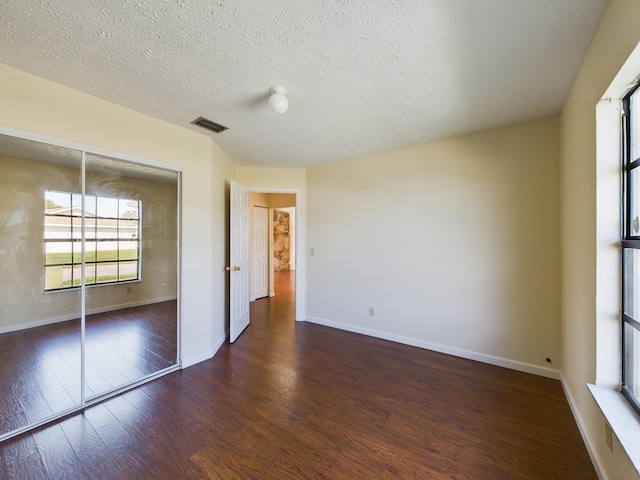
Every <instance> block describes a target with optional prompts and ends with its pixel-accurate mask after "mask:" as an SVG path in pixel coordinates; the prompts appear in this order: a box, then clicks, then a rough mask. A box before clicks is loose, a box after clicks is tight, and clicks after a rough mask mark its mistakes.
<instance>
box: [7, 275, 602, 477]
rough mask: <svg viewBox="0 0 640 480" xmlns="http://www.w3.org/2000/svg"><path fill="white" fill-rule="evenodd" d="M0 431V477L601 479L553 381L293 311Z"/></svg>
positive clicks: (256, 310)
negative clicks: (209, 350)
mask: <svg viewBox="0 0 640 480" xmlns="http://www.w3.org/2000/svg"><path fill="white" fill-rule="evenodd" d="M292 275H293V274H292V273H289V272H281V273H280V274H278V277H277V278H278V285H276V296H275V297H273V298H268V299H262V300H258V301H256V302H253V303H252V305H251V315H252V317H251V318H252V320H251V324H250V326H249V327H248V328H247V330H246V331H245V332H244V333H243V334H242V335H241V336H240V338H238V340H237V341H236V342H235V343H234V344H233V345H229V344H225V345H223V346H222V347H221V349H220V350H219V352H218V353H217V354H216V356H215V357H214V358H213V359H212V360H208V361H205V362H202V363H199V364H197V365H194V366H192V367H190V368H187V369H185V370H182V371H179V372H175V373H172V374H169V375H166V376H164V377H162V378H161V379H159V380H156V381H153V382H151V383H148V384H145V385H143V386H141V387H138V388H136V389H135V390H132V391H130V392H127V393H125V394H122V395H119V396H117V397H114V398H112V399H110V400H107V401H105V402H104V403H102V404H100V405H96V406H93V407H91V408H88V409H86V411H85V412H84V413H82V414H77V415H74V416H72V417H70V418H67V419H66V420H64V421H61V422H58V423H56V424H54V425H51V426H48V427H46V428H42V429H40V430H38V431H36V432H34V433H32V434H26V435H23V436H21V437H19V438H17V439H14V440H10V441H8V442H5V443H4V444H0V453H1V455H2V460H3V461H2V462H0V477H1V478H11V479H13V478H28V479H34V478H43V479H47V478H51V479H53V478H91V479H110V480H112V479H134V478H150V479H151V478H153V479H159V478H162V479H165V478H166V479H186V478H202V479H205V478H210V479H349V480H353V479H384V478H393V479H435V480H439V479H481V480H487V479H499V480H518V479H541V480H552V479H576V480H589V479H596V478H597V477H596V474H595V472H594V469H593V466H592V465H591V462H590V460H589V456H588V455H587V452H586V449H585V446H584V444H583V443H582V439H581V438H580V435H579V433H578V429H577V427H576V424H575V422H574V420H573V418H572V416H571V412H570V410H569V406H568V404H567V401H566V399H565V397H564V395H563V392H562V388H561V386H560V383H559V382H558V381H555V380H550V379H547V378H542V377H537V376H534V375H529V374H525V373H520V372H515V371H511V370H507V369H503V368H499V367H494V366H490V365H484V364H481V363H477V362H473V361H469V360H464V359H460V358H456V357H451V356H447V355H442V354H438V353H434V352H429V351H426V350H421V349H418V348H413V347H409V346H405V345H400V344H396V343H391V342H387V341H383V340H379V339H375V338H370V337H365V336H362V335H357V334H352V333H347V332H343V331H339V330H335V329H331V328H327V327H322V326H318V325H314V324H307V323H296V322H295V321H294V320H293V315H294V301H293V297H292V295H290V294H288V293H287V289H286V285H287V284H291V277H292Z"/></svg>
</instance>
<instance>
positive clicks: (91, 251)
mask: <svg viewBox="0 0 640 480" xmlns="http://www.w3.org/2000/svg"><path fill="white" fill-rule="evenodd" d="M84 261H85V262H95V261H96V242H85V244H84Z"/></svg>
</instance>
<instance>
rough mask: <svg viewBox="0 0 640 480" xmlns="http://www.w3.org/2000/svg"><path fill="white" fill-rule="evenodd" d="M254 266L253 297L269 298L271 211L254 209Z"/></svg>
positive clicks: (260, 208)
mask: <svg viewBox="0 0 640 480" xmlns="http://www.w3.org/2000/svg"><path fill="white" fill-rule="evenodd" d="M253 231H254V256H253V258H254V265H253V269H252V272H251V273H252V274H253V295H254V297H255V298H263V297H268V296H269V209H268V208H265V207H254V208H253Z"/></svg>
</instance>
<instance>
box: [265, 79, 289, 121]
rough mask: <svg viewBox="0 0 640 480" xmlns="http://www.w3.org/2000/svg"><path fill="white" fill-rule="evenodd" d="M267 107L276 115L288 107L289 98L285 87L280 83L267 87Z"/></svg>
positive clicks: (284, 111) (282, 112) (285, 110)
mask: <svg viewBox="0 0 640 480" xmlns="http://www.w3.org/2000/svg"><path fill="white" fill-rule="evenodd" d="M269 93H270V94H271V96H270V97H269V107H271V110H273V111H274V112H275V113H277V114H278V115H282V114H284V113H286V112H287V110H288V109H289V99H288V98H287V96H286V93H287V89H286V88H284V87H283V86H282V85H276V86H275V87H271V88H270V89H269Z"/></svg>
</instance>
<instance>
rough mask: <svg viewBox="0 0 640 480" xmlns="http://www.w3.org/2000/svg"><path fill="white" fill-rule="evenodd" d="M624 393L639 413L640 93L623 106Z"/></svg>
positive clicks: (632, 95) (627, 99) (631, 95)
mask: <svg viewBox="0 0 640 480" xmlns="http://www.w3.org/2000/svg"><path fill="white" fill-rule="evenodd" d="M622 111H623V117H622V122H623V124H622V131H623V141H622V146H623V148H622V156H623V171H624V182H623V192H624V194H623V196H622V198H623V204H622V211H623V212H624V215H623V225H624V227H623V232H622V279H623V285H622V292H623V299H622V321H623V325H622V351H623V353H622V392H623V393H624V395H625V396H626V397H627V398H628V399H629V401H630V402H631V404H632V405H633V406H634V407H635V409H636V410H638V411H639V412H640V89H639V88H638V87H637V86H636V87H635V88H634V89H633V90H631V92H630V93H629V94H628V95H627V96H625V98H624V99H623V105H622Z"/></svg>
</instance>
